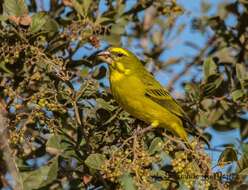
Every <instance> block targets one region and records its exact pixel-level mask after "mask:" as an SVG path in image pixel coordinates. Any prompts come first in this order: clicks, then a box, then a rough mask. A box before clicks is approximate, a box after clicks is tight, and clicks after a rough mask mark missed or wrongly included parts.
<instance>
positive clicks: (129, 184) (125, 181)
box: [119, 173, 137, 190]
mask: <svg viewBox="0 0 248 190" xmlns="http://www.w3.org/2000/svg"><path fill="white" fill-rule="evenodd" d="M119 181H120V184H121V187H122V188H123V189H124V190H136V189H137V188H136V187H135V185H134V182H133V178H132V176H131V175H130V174H129V173H125V174H123V175H122V176H121V177H120V178H119Z"/></svg>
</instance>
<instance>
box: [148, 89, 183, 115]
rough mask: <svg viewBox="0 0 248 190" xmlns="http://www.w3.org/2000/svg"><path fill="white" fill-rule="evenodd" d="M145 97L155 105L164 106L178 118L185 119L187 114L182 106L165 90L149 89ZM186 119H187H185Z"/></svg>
mask: <svg viewBox="0 0 248 190" xmlns="http://www.w3.org/2000/svg"><path fill="white" fill-rule="evenodd" d="M145 95H146V96H147V97H149V98H150V99H151V100H153V101H154V102H155V103H157V104H159V105H161V106H163V107H164V108H165V109H167V110H169V111H170V112H172V113H173V114H175V115H176V116H178V117H181V118H185V117H186V114H185V112H184V111H183V109H182V108H181V107H180V105H179V104H178V103H177V102H176V100H174V99H173V98H172V97H171V96H170V94H169V93H168V91H167V90H166V89H164V88H147V89H146V91H145ZM185 119H186V118H185Z"/></svg>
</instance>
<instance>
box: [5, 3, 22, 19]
mask: <svg viewBox="0 0 248 190" xmlns="http://www.w3.org/2000/svg"><path fill="white" fill-rule="evenodd" d="M4 9H5V11H6V13H7V14H8V15H11V16H12V15H14V16H22V15H24V14H26V13H27V6H26V4H25V1H24V0H4Z"/></svg>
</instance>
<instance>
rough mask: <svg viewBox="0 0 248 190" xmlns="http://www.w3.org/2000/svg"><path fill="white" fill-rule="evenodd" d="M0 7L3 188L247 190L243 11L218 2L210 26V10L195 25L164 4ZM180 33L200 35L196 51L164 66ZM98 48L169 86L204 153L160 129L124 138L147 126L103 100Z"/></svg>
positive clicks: (69, 0)
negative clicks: (131, 59)
mask: <svg viewBox="0 0 248 190" xmlns="http://www.w3.org/2000/svg"><path fill="white" fill-rule="evenodd" d="M0 3H1V4H0V11H1V15H0V20H1V24H0V33H1V35H0V97H1V99H0V100H1V110H2V112H3V114H4V116H5V117H6V118H8V125H7V126H8V127H7V130H8V135H7V138H8V139H9V143H8V145H9V146H10V148H11V150H12V152H13V153H12V155H13V157H14V158H15V160H16V161H14V165H16V166H17V167H16V168H15V167H14V169H13V168H12V169H11V167H8V164H6V161H7V160H6V157H5V156H4V151H5V149H2V148H1V154H0V158H1V159H0V162H1V168H0V171H1V183H0V186H1V188H10V187H11V186H12V187H13V188H14V189H175V188H181V189H187V188H189V189H190V188H196V189H225V188H227V187H229V188H245V187H246V188H247V185H246V184H245V179H246V175H247V171H248V169H247V167H248V162H247V159H248V158H247V152H248V151H247V137H248V136H247V134H248V133H247V127H248V122H247V105H248V103H247V86H248V71H247V64H248V63H247V58H248V53H247V52H248V51H247V48H248V44H247V43H248V36H247V34H248V32H247V30H248V29H247V25H248V23H247V19H246V18H247V16H248V12H247V9H248V3H247V2H246V1H242V0H239V1H238V0H237V1H230V2H222V3H220V5H219V10H218V12H217V13H215V14H214V15H211V16H209V15H208V11H209V10H210V9H211V3H208V1H201V15H199V16H195V18H194V19H193V20H192V21H190V22H185V23H184V22H180V19H181V18H182V17H181V16H182V15H184V16H185V15H186V16H191V15H192V13H190V12H188V11H187V10H186V9H184V6H183V5H182V4H178V2H176V1H173V0H168V1H160V0H156V1H91V0H84V1H80V0H62V1H56V0H51V1H34V0H29V1H25V2H24V0H5V1H0ZM230 18H231V19H232V20H233V22H232V23H231V24H230V23H229V22H228V20H229V19H230ZM189 24H191V25H190V26H188V25H189ZM185 28H190V29H191V31H192V32H195V33H201V34H202V35H206V36H207V41H206V43H204V46H203V47H200V46H199V44H197V42H196V41H195V40H194V39H188V40H187V41H186V42H185V47H184V48H189V49H193V50H194V52H195V53H194V55H190V54H188V55H182V54H180V53H178V55H177V56H171V57H170V58H164V57H165V56H164V55H165V54H166V52H168V51H170V49H174V48H177V47H178V46H179V43H180V42H178V41H177V40H178V36H180V34H181V33H182V32H183V31H184V30H185ZM108 45H117V46H124V47H129V48H131V49H132V48H134V49H135V53H136V54H137V55H138V56H140V58H141V59H142V60H143V61H144V63H146V66H147V69H148V70H149V71H150V72H151V73H153V74H154V75H155V76H157V77H158V78H159V79H160V80H161V82H164V79H163V76H164V75H163V74H162V73H166V74H168V76H171V77H170V80H169V81H168V82H167V86H168V89H170V90H171V91H172V92H173V93H174V95H175V96H176V97H178V98H180V100H179V101H180V102H181V104H182V105H183V106H184V107H185V110H186V111H187V113H188V115H189V116H190V118H191V119H192V122H193V123H195V124H196V125H197V126H198V127H199V128H201V129H202V130H204V131H205V133H206V135H208V136H209V139H210V142H211V145H212V147H211V149H207V148H206V149H207V150H204V147H202V145H199V144H197V141H196V140H195V139H193V140H192V145H193V146H194V147H195V150H194V151H193V152H191V151H190V150H182V147H181V146H180V142H179V143H178V139H174V138H173V137H171V136H169V135H168V134H166V133H163V132H162V131H161V130H158V131H154V132H149V133H146V134H143V135H142V136H138V135H135V134H133V131H134V129H136V128H138V127H140V126H145V124H144V123H142V122H140V121H137V120H135V119H134V118H132V117H131V116H130V115H129V114H128V113H126V112H125V111H123V110H122V109H121V107H119V106H118V104H117V103H116V102H115V101H114V100H113V99H112V96H111V93H110V91H109V85H108V81H107V80H106V74H107V69H106V65H104V64H103V63H100V62H99V61H98V60H97V59H96V54H97V53H98V52H99V51H100V50H102V49H105V48H106V47H107V46H108ZM178 68H181V69H178ZM185 76H186V77H185ZM175 87H176V88H175ZM184 91H185V93H180V92H184ZM2 126H3V125H2ZM2 126H1V128H2ZM5 126H6V125H5ZM234 130H235V131H238V132H239V137H238V139H237V140H236V141H235V142H234V143H233V142H230V141H229V139H227V138H223V139H220V140H221V142H222V143H223V144H221V145H220V146H218V147H216V145H219V142H218V141H217V140H214V139H216V138H215V136H217V135H218V133H224V132H226V131H231V132H233V131H234ZM224 134H225V133H224ZM1 135H5V136H6V134H5V133H2V132H1ZM211 138H213V140H212V141H211ZM175 141H176V142H175ZM1 144H2V143H1ZM1 147H2V146H1ZM216 156H218V157H219V158H217V163H216V162H215V160H211V158H214V159H216ZM7 163H8V161H7ZM13 170H14V171H13ZM219 171H221V172H222V173H223V174H226V175H227V176H229V178H227V179H226V178H224V177H221V176H219V175H218V174H219V173H218V172H219ZM13 172H14V173H15V174H17V175H14V177H15V178H14V179H13V178H11V177H10V176H11V175H13ZM186 174H188V175H191V177H192V176H194V175H195V177H192V178H189V179H187V178H185V175H186ZM203 176H205V177H206V179H202V178H204V177H203ZM208 176H209V177H212V178H208ZM213 176H214V177H213ZM230 176H231V177H230ZM14 182H16V185H15V184H14Z"/></svg>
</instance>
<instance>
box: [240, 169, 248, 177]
mask: <svg viewBox="0 0 248 190" xmlns="http://www.w3.org/2000/svg"><path fill="white" fill-rule="evenodd" d="M239 175H241V176H242V175H243V176H248V168H245V169H244V170H242V171H241V172H240V173H239Z"/></svg>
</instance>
